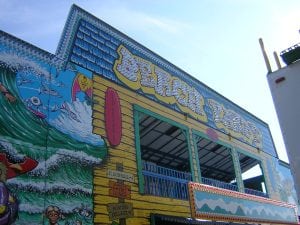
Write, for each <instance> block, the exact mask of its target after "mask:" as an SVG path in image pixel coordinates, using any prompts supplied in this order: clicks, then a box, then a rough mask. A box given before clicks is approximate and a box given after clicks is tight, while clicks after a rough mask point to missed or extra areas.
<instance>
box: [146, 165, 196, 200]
mask: <svg viewBox="0 0 300 225" xmlns="http://www.w3.org/2000/svg"><path fill="white" fill-rule="evenodd" d="M143 176H144V181H145V186H144V187H145V190H144V191H145V193H146V194H151V195H156V196H162V197H168V198H177V199H183V200H187V199H188V185H187V184H188V182H189V181H191V180H192V176H191V174H190V173H187V172H181V171H177V170H172V169H169V168H165V167H162V166H157V165H156V164H154V163H150V162H143Z"/></svg>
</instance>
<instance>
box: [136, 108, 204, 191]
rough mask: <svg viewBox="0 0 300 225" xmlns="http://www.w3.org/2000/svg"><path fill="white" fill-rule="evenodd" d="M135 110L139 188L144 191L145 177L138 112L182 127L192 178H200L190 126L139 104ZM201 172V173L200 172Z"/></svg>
mask: <svg viewBox="0 0 300 225" xmlns="http://www.w3.org/2000/svg"><path fill="white" fill-rule="evenodd" d="M133 110H134V127H135V129H134V130H135V139H136V141H135V144H136V157H137V163H138V176H139V189H140V190H142V191H143V192H141V191H140V192H141V193H144V178H143V175H142V160H141V159H142V157H141V149H140V136H139V126H138V124H139V119H138V118H136V117H138V116H136V114H138V113H144V114H147V115H149V116H152V117H154V118H157V119H159V120H161V121H164V122H166V123H169V124H172V125H173V126H176V127H178V128H180V129H181V131H182V133H183V134H184V135H185V137H186V140H187V146H188V151H189V160H190V170H191V173H192V178H193V180H194V181H195V180H197V179H198V178H196V177H195V171H194V167H193V157H192V153H193V152H192V149H191V143H190V136H189V128H188V127H187V126H185V125H183V124H180V123H177V122H176V121H173V120H171V119H169V118H166V117H163V116H162V115H160V114H157V113H154V112H152V111H150V110H148V109H145V108H143V107H141V106H139V105H133ZM198 174H199V173H198ZM140 181H142V182H143V185H141V184H140Z"/></svg>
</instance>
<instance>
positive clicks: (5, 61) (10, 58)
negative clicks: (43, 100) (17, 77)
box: [0, 52, 51, 80]
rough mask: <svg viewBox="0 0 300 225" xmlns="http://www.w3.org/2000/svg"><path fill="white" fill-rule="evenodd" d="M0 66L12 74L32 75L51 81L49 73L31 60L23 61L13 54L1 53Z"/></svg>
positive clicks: (22, 58) (21, 57)
mask: <svg viewBox="0 0 300 225" xmlns="http://www.w3.org/2000/svg"><path fill="white" fill-rule="evenodd" d="M0 66H4V67H7V68H9V69H11V70H12V71H14V72H24V73H33V74H35V75H37V76H41V77H44V78H45V79H47V80H50V79H51V75H50V73H49V72H48V71H47V70H46V69H44V68H42V67H41V66H40V65H38V64H37V63H35V62H34V61H32V60H28V59H25V58H24V57H23V56H19V55H17V54H15V53H9V52H1V53H0Z"/></svg>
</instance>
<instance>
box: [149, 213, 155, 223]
mask: <svg viewBox="0 0 300 225" xmlns="http://www.w3.org/2000/svg"><path fill="white" fill-rule="evenodd" d="M150 225H155V216H154V215H153V214H150Z"/></svg>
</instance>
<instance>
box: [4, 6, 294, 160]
mask: <svg viewBox="0 0 300 225" xmlns="http://www.w3.org/2000/svg"><path fill="white" fill-rule="evenodd" d="M73 3H75V4H77V5H78V6H80V7H81V8H83V9H85V10H86V11H88V12H90V13H92V14H93V15H95V16H96V17H98V18H100V19H101V20H103V21H105V22H106V23H108V24H110V25H112V26H113V27H115V28H117V29H118V30H120V31H121V32H123V33H125V34H126V35H128V36H129V37H131V38H133V39H135V40H136V41H138V42H139V43H141V44H142V45H144V46H146V47H147V48H149V49H151V50H152V51H154V52H155V53H157V54H159V55H160V56H162V57H163V58H165V59H167V60H168V61H170V62H171V63H173V64H175V65H176V66H178V67H179V68H181V69H183V70H184V71H186V72H187V73H189V74H191V75H192V76H194V77H196V78H197V79H199V80H200V81H201V82H203V83H205V84H206V85H208V86H209V87H211V88H213V89H214V90H216V91H217V92H219V93H220V94H222V95H223V96H225V97H226V98H228V99H230V100H231V101H233V102H234V103H236V104H238V105H240V106H241V107H243V108H244V109H246V110H247V111H249V112H250V113H252V114H254V115H255V116H257V117H258V118H260V119H262V120H263V121H265V122H266V123H268V124H269V126H270V129H271V133H272V136H273V139H274V142H275V146H276V149H277V152H278V155H279V158H280V159H281V160H284V161H288V158H287V156H286V153H285V147H284V143H283V140H282V135H281V131H280V128H279V125H278V120H277V116H276V112H275V109H274V106H273V101H272V97H271V94H270V91H269V87H268V83H267V78H266V74H267V69H266V66H265V63H264V60H263V57H262V54H261V50H260V46H259V43H258V39H259V38H260V37H262V38H263V40H264V43H265V47H266V50H267V53H268V55H269V59H270V61H271V66H272V69H273V71H274V70H277V68H276V66H275V61H274V59H273V51H277V52H278V53H280V51H282V50H284V49H286V48H288V47H290V46H292V45H294V44H296V43H298V42H300V41H299V37H300V36H299V32H298V30H299V29H300V13H299V10H300V1H299V0H185V1H184V0H181V1H179V0H123V1H122V0H110V1H104V0H81V1H68V0H64V1H61V0H51V1H45V0H41V1H36V0H26V1H25V0H0V29H1V30H3V31H5V32H8V33H10V34H12V35H14V36H16V37H18V38H21V39H23V40H25V41H27V42H29V43H31V44H33V45H36V46H37V47H39V48H42V49H44V50H47V51H49V52H51V53H55V51H56V47H57V44H58V41H59V38H60V35H61V33H62V30H63V26H64V24H65V22H66V19H67V15H68V12H69V9H70V7H71V5H72V4H73ZM282 64H283V63H282Z"/></svg>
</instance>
